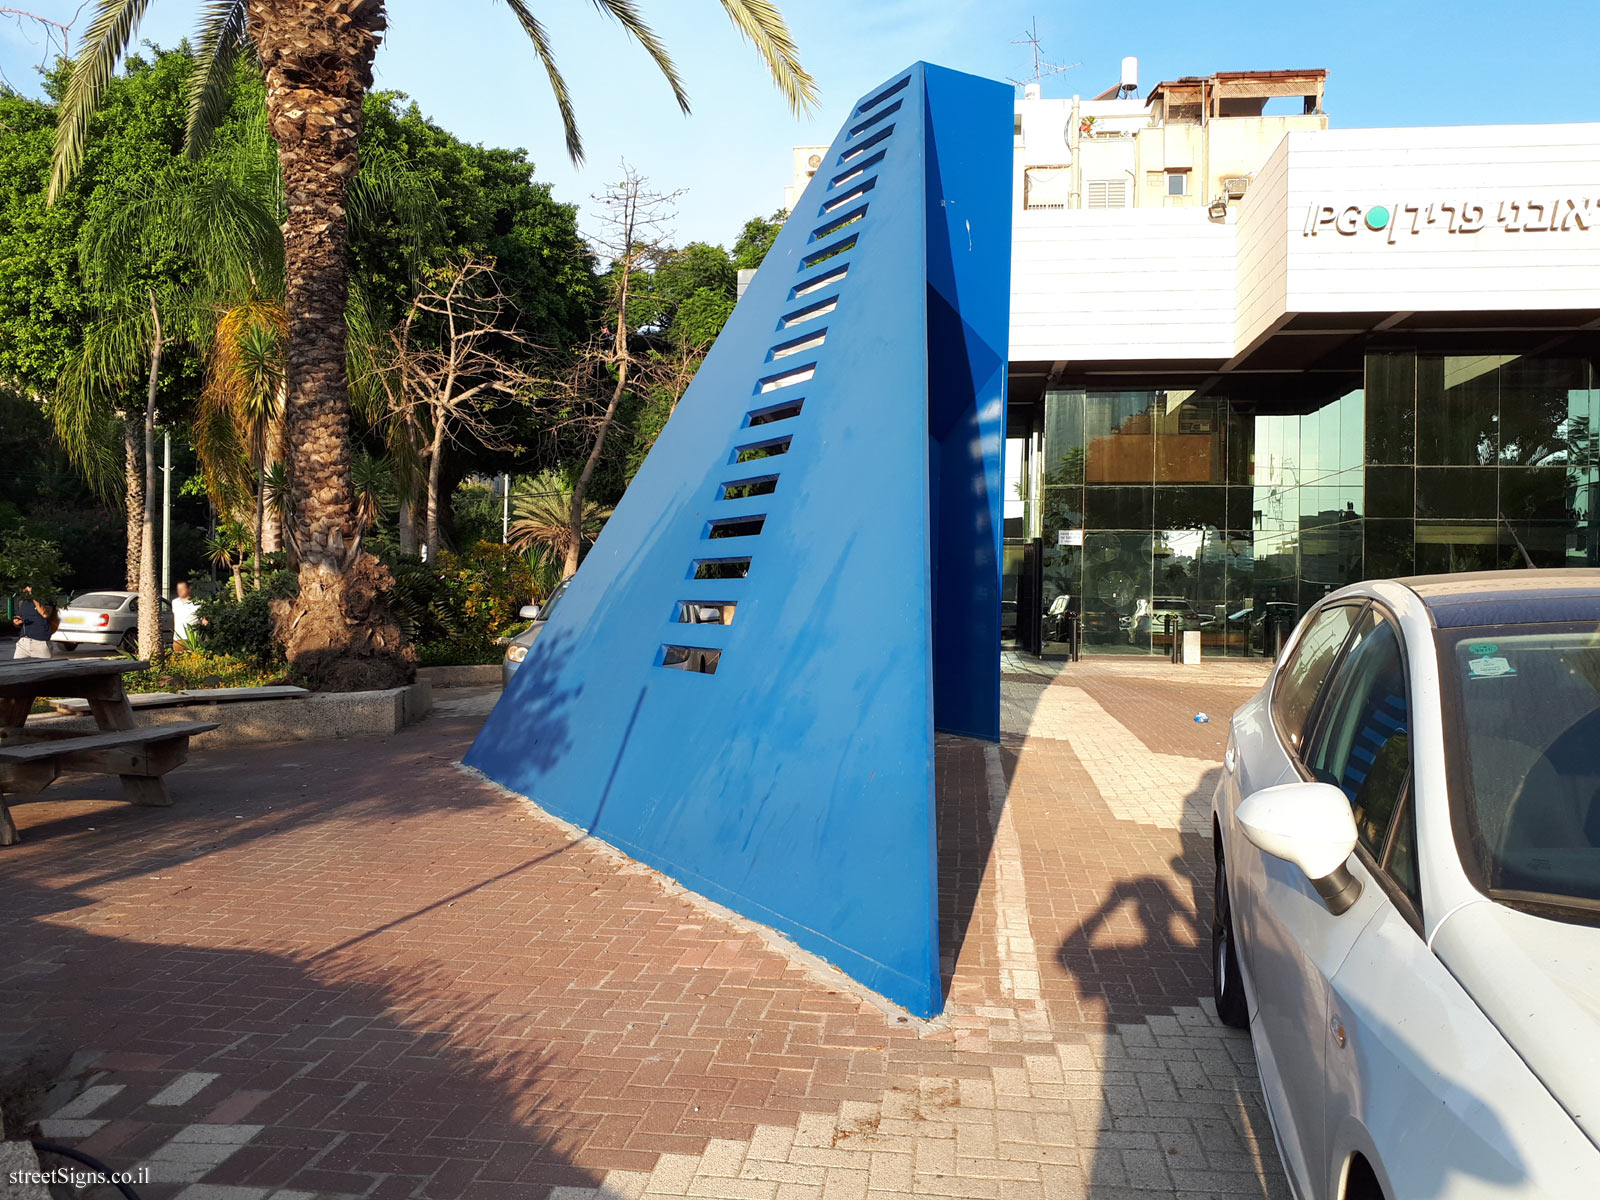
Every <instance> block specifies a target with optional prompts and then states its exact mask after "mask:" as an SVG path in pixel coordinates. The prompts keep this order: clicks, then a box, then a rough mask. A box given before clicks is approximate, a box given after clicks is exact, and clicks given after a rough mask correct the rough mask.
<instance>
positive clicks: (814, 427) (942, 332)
mask: <svg viewBox="0 0 1600 1200" xmlns="http://www.w3.org/2000/svg"><path fill="white" fill-rule="evenodd" d="M1011 114H1012V101H1011V89H1010V88H1009V87H1007V86H1005V85H1003V84H998V83H994V82H992V81H989V80H983V79H978V78H975V77H973V76H969V75H963V74H959V73H957V72H953V71H949V70H945V69H943V68H940V67H934V66H930V65H927V64H923V63H918V64H916V65H914V66H912V67H911V68H909V69H907V70H905V71H902V72H900V73H898V74H897V75H895V76H893V77H891V78H890V79H889V80H887V81H886V82H885V84H884V85H883V86H882V87H880V88H877V89H874V91H873V92H871V93H869V94H868V95H867V96H866V97H864V98H863V99H862V100H861V102H860V103H858V104H857V105H855V106H854V108H853V109H852V113H851V117H850V119H849V121H847V122H846V124H845V126H844V128H843V129H841V131H840V132H839V134H838V136H837V137H836V138H835V139H834V143H833V145H832V146H831V147H830V148H829V151H828V154H827V157H826V159H825V160H824V162H823V164H822V166H821V167H820V168H819V169H818V170H817V172H816V175H815V177H814V178H813V180H812V182H811V184H810V185H809V186H808V187H807V189H806V191H805V194H804V195H803V196H802V197H801V199H800V201H799V203H798V204H797V206H796V208H795V210H794V213H793V215H791V217H790V218H789V220H788V221H787V223H786V224H785V225H784V227H783V229H782V231H781V232H780V234H779V235H778V238H777V240H776V242H775V243H774V245H773V247H772V250H771V251H770V252H769V253H768V255H767V258H766V261H765V262H764V263H763V264H762V266H761V269H760V270H759V271H758V272H757V274H756V277H755V279H754V280H753V281H752V282H751V285H750V287H749V288H748V290H747V292H746V294H745V296H744V298H743V299H742V300H741V301H740V302H739V304H738V306H737V308H736V310H735V311H734V313H733V316H732V317H731V318H730V320H729V322H728V325H727V327H726V328H725V330H724V331H723V333H722V336H721V337H720V338H719V339H718V341H717V343H716V345H715V346H714V347H713V348H712V350H711V353H710V354H709V355H708V357H707V358H706V361H705V363H704V365H703V366H702V367H701V369H700V371H699V374H698V376H697V377H696V379H695V381H694V383H693V385H692V386H691V387H690V388H689V390H688V392H687V394H686V395H685V396H684V398H683V400H682V401H681V402H680V403H679V405H678V408H677V411H676V412H675V413H674V415H673V417H672V419H671V420H670V421H669V422H668V424H667V427H666V429H665V430H664V431H663V432H662V434H661V436H660V438H659V439H658V440H657V442H656V445H655V447H654V448H653V449H652V451H651V453H650V455H649V457H648V459H647V460H646V462H645V463H644V465H643V467H642V468H641V469H640V471H639V473H638V475H637V477H636V478H635V479H634V481H633V484H632V485H631V487H630V488H629V489H628V492H627V494H626V495H625V496H624V497H623V499H622V502H621V503H620V504H619V505H618V507H617V510H616V512H615V514H614V515H613V516H612V517H611V519H610V521H609V522H608V523H607V525H606V527H605V531H604V532H603V533H602V534H601V536H600V538H599V540H598V541H597V542H596V544H595V546H594V548H593V550H592V551H591V552H590V553H589V555H588V557H587V558H586V559H585V561H584V565H583V568H582V569H581V570H580V571H579V572H578V574H577V576H576V577H575V578H574V580H573V582H572V585H571V587H570V588H569V590H568V592H567V594H566V596H565V597H564V598H563V600H562V602H561V603H560V605H559V606H558V607H557V609H556V610H555V611H554V612H553V613H552V614H551V617H550V619H549V621H548V623H547V625H546V627H545V631H544V633H543V634H542V635H541V636H540V638H539V640H538V641H537V642H535V644H534V645H533V647H532V648H531V650H530V651H529V654H528V657H527V659H526V661H525V662H524V663H523V664H522V667H521V668H520V669H519V670H518V672H517V673H516V675H515V676H514V678H513V680H512V683H511V685H510V687H509V688H508V689H507V691H506V694H505V695H504V696H503V697H502V698H501V700H500V702H499V704H498V705H497V706H496V707H495V709H494V711H493V713H491V714H490V717H489V719H488V721H487V722H486V723H485V725H484V728H483V730H482V732H481V733H480V734H479V736H478V739H477V741H476V742H475V743H474V744H473V747H472V749H471V750H470V751H469V753H468V755H467V758H466V761H467V762H468V764H470V765H471V766H474V767H476V768H478V769H479V770H481V771H482V772H483V773H484V774H485V775H487V776H489V777H491V778H492V779H495V780H497V781H498V782H500V783H502V784H504V785H505V786H506V787H508V788H510V789H512V790H514V791H517V792H520V793H523V794H525V795H527V796H528V797H530V798H531V799H532V800H534V801H535V802H537V803H538V804H540V805H541V806H543V807H544V808H545V809H547V810H548V811H550V812H552V813H554V814H556V815H557V816H560V817H562V818H564V819H566V820H568V821H570V822H572V823H573V824H575V825H578V826H580V827H582V828H583V829H585V830H588V831H590V832H592V833H593V834H594V835H596V836H598V837H600V838H603V839H604V840H606V841H607V842H610V843H611V844H613V845H615V846H617V847H619V848H621V849H623V850H625V851H626V852H627V853H629V854H630V855H632V856H633V857H635V858H637V859H639V860H640V861H642V862H645V863H648V864H649V865H651V866H653V867H656V868H658V869H659V870H661V871H663V872H665V873H667V874H668V875H671V876H672V877H674V878H676V879H678V880H679V881H681V882H683V883H684V884H686V885H687V886H689V887H691V888H693V889H694V890H696V891H698V892H701V893H702V894H704V895H705V896H707V897H709V898H711V899H712V900H715V901H717V902H719V903H721V904H724V905H726V906H727V907H729V908H732V909H734V910H735V911H737V912H740V913H742V914H744V915H746V916H748V917H751V918H754V919H755V920H758V921H761V922H764V923H766V924H768V925H771V926H773V927H774V928H776V929H779V930H781V931H783V932H784V933H786V934H787V935H788V936H790V937H791V938H793V939H794V941H796V942H797V943H799V944H800V945H801V946H803V947H804V948H806V949H808V950H811V951H813V952H815V953H816V954H818V955H820V956H821V957H823V958H824V959H827V960H828V961H830V962H832V963H834V964H836V965H837V966H839V967H840V968H842V969H843V970H844V971H846V972H847V973H848V974H850V975H851V976H853V977H854V978H855V979H857V980H858V981H860V982H861V983H863V984H865V985H866V986H867V987H869V988H871V989H873V990H875V991H877V992H880V993H881V994H883V995H884V996H887V997H888V998H890V999H891V1000H894V1001H895V1002H897V1003H899V1004H901V1005H903V1006H905V1007H906V1008H907V1009H909V1010H910V1011H912V1012H914V1013H916V1014H918V1015H923V1016H927V1015H931V1014H933V1013H935V1012H937V1011H938V1010H939V1009H940V1008H941V1007H942V989H941V985H940V973H939V924H938V842H937V819H936V811H935V795H934V730H935V728H937V729H940V730H946V731H950V732H955V733H960V734H965V735H968V736H975V737H981V738H987V739H990V740H996V739H997V738H998V736H999V705H1000V676H999V654H998V646H999V621H1000V605H999V596H1000V590H999V588H1000V566H999V561H1000V558H999V556H1000V534H1001V451H1002V445H1003V437H1004V413H1005V374H1006V372H1005V366H1006V338H1007V325H1008V302H1009V277H1010V253H1011V215H1010V213H1011V121H1012V116H1011ZM819 335H820V336H819ZM752 482H757V483H758V485H759V486H758V487H757V488H753V489H752V488H745V489H741V487H740V485H741V484H744V485H748V484H751V483H752ZM768 482H770V483H771V487H770V488H769V487H768V486H767V484H768ZM730 486H732V487H733V489H734V496H733V497H731V498H730V497H728V496H727V495H726V494H725V492H726V489H727V488H728V487H730ZM762 492H764V493H765V494H761V493H762ZM755 518H760V522H759V525H757V524H756V523H755ZM728 522H733V523H732V524H728ZM719 535H727V536H719ZM741 574H742V576H743V577H738V576H740V575H741ZM727 605H732V606H734V607H733V608H732V610H731V623H726V624H724V623H712V624H707V623H695V622H693V621H686V620H685V619H684V618H685V617H692V616H695V615H704V614H705V613H709V612H713V611H727V610H726V609H724V608H723V607H722V606H727ZM686 606H687V607H686ZM674 647H687V648H689V649H688V650H687V651H684V650H678V649H674ZM709 661H714V663H715V673H711V674H707V673H700V672H697V671H695V670H692V669H682V668H684V667H690V668H693V667H695V666H704V665H707V663H708V662H709Z"/></svg>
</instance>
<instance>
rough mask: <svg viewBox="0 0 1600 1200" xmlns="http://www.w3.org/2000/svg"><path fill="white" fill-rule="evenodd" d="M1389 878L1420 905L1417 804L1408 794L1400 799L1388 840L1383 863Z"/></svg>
mask: <svg viewBox="0 0 1600 1200" xmlns="http://www.w3.org/2000/svg"><path fill="white" fill-rule="evenodd" d="M1384 869H1385V870H1386V871H1387V872H1388V873H1389V878H1390V879H1393V880H1394V881H1395V883H1397V884H1399V885H1400V890H1401V891H1403V892H1404V893H1405V894H1406V895H1407V896H1409V897H1411V903H1412V904H1414V905H1416V906H1417V907H1418V908H1419V909H1420V908H1421V907H1422V886H1421V882H1420V880H1419V879H1418V878H1417V805H1416V801H1415V800H1414V799H1412V797H1411V796H1410V795H1409V794H1408V795H1407V796H1406V798H1405V799H1404V800H1402V801H1401V810H1400V818H1399V820H1397V821H1396V822H1395V830H1394V836H1393V837H1392V838H1391V839H1390V841H1389V859H1388V861H1387V862H1386V863H1384Z"/></svg>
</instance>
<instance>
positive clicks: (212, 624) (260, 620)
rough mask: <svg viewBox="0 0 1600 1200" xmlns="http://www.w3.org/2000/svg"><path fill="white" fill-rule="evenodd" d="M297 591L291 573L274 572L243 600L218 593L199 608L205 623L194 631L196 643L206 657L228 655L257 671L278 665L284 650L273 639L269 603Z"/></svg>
mask: <svg viewBox="0 0 1600 1200" xmlns="http://www.w3.org/2000/svg"><path fill="white" fill-rule="evenodd" d="M299 587H300V582H299V579H298V577H297V576H296V575H295V573H294V572H293V571H274V572H273V573H272V574H270V575H266V576H263V577H262V580H261V587H260V588H259V589H258V590H256V591H253V592H246V593H245V596H244V599H243V600H238V601H236V600H234V599H233V596H232V594H231V593H229V592H227V591H225V590H221V591H218V593H217V594H216V595H215V596H213V597H212V598H211V599H209V600H206V601H204V602H203V603H202V604H201V605H200V616H201V617H202V618H204V619H205V622H206V623H205V624H204V625H201V626H199V628H198V630H197V631H196V640H197V641H199V643H200V645H201V647H202V648H203V649H204V650H205V651H206V652H207V653H209V654H217V655H228V656H231V657H233V658H235V659H238V660H240V661H241V662H244V663H248V664H251V665H252V666H254V667H257V668H263V669H264V668H268V667H271V666H273V665H276V664H279V663H281V662H282V661H283V648H282V647H281V646H279V645H278V643H277V641H276V640H275V639H274V638H273V636H272V601H274V600H281V599H286V598H287V597H289V596H293V595H294V594H295V592H296V591H298V590H299Z"/></svg>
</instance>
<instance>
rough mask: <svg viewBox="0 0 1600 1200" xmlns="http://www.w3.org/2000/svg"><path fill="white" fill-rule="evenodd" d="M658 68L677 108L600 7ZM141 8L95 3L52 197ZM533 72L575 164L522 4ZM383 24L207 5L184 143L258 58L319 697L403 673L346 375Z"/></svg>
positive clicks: (297, 0)
mask: <svg viewBox="0 0 1600 1200" xmlns="http://www.w3.org/2000/svg"><path fill="white" fill-rule="evenodd" d="M596 3H597V5H598V6H599V7H600V8H601V9H602V11H604V12H606V13H608V14H610V15H611V16H613V17H615V18H616V20H617V21H618V22H619V23H620V24H621V25H622V26H623V27H624V29H626V30H627V31H628V32H629V33H631V34H632V35H633V36H634V38H635V39H637V40H638V42H639V43H640V44H641V45H642V46H643V47H644V49H645V50H646V52H647V53H648V54H649V55H650V57H651V58H652V59H653V60H654V61H655V63H656V65H657V67H659V68H660V70H661V72H662V74H663V75H664V76H665V77H666V79H667V81H668V83H669V85H670V86H671V88H672V91H673V94H674V96H675V97H676V99H677V101H678V104H679V106H680V107H681V108H683V109H684V110H685V111H687V109H688V104H689V102H688V97H687V95H686V94H685V92H684V90H683V86H682V83H681V81H680V80H679V78H678V73H677V69H676V67H674V66H673V63H672V60H671V58H670V57H669V56H668V54H667V52H666V49H665V47H664V46H662V44H661V43H660V41H659V40H658V39H657V38H656V36H655V34H654V32H653V31H652V30H651V29H650V27H649V26H648V25H646V24H645V23H644V21H643V19H642V18H641V17H640V15H639V12H638V10H637V9H636V8H635V7H634V5H633V3H632V2H631V0H596ZM148 4H149V0H98V3H97V4H96V7H95V12H94V18H93V20H92V21H91V23H90V26H89V29H88V32H87V36H86V37H85V38H84V42H83V48H82V50H80V51H79V54H78V56H77V59H76V60H75V61H74V64H73V69H72V73H71V76H70V79H69V82H68V85H67V91H66V94H65V96H64V98H63V103H62V111H61V117H60V121H59V124H58V127H57V135H56V145H55V154H54V159H53V165H52V172H51V187H50V191H51V195H52V196H57V195H60V194H61V193H62V191H63V190H64V188H65V186H66V184H67V183H68V181H69V180H70V179H71V177H72V175H73V173H74V172H75V171H76V170H77V169H78V167H79V165H80V163H81V161H82V158H83V154H84V147H85V144H86V142H87V141H88V139H89V134H90V119H91V116H92V114H93V113H94V111H95V109H96V107H97V105H98V103H99V101H100V98H101V94H102V93H103V91H104V90H105V87H106V84H107V82H108V81H109V80H110V78H111V75H112V72H113V70H114V68H115V66H116V63H117V60H118V59H119V58H120V57H121V56H122V54H123V53H124V52H125V51H126V49H127V48H128V44H129V42H130V40H131V38H132V36H133V31H134V28H135V26H136V25H137V24H138V20H139V18H140V17H141V16H142V15H143V13H144V10H145V9H146V7H147V6H148ZM506 4H507V6H508V7H509V8H510V9H511V10H512V13H513V14H514V15H515V17H516V18H517V21H518V23H519V24H520V25H521V26H522V29H523V31H524V32H525V33H526V34H527V36H528V38H529V39H530V41H531V42H532V43H533V48H534V51H535V53H536V54H537V55H538V57H539V59H540V61H541V63H542V64H543V66H544V70H545V74H546V76H547V77H548V79H549V81H550V86H551V90H552V92H553V93H554V95H555V101H556V106H557V108H558V110H559V111H560V115H561V120H562V125H563V127H564V130H565V132H566V140H567V150H568V153H569V154H570V155H571V156H572V158H573V159H574V160H578V159H580V158H581V157H582V152H583V151H582V142H581V139H580V137H579V134H578V128H577V121H576V118H575V115H574V112H573V106H572V100H571V96H570V95H569V93H568V90H567V85H566V81H565V79H564V78H563V76H562V75H561V73H560V71H559V69H558V68H557V66H556V63H555V58H554V53H553V49H552V47H551V44H550V40H549V37H548V35H547V33H546V31H545V28H544V26H543V25H542V24H541V23H540V22H539V20H538V18H537V17H535V16H534V13H533V10H532V8H531V6H530V5H529V3H528V0H506ZM722 5H723V8H724V9H725V11H726V12H727V14H728V15H729V17H730V18H731V19H732V20H733V22H734V23H735V25H736V26H737V27H738V28H739V30H740V32H741V33H743V34H744V36H745V37H746V38H748V39H749V40H750V41H751V42H752V43H753V44H754V45H755V47H756V50H757V52H758V53H759V54H760V55H761V57H762V58H763V60H764V61H765V63H766V65H767V67H768V70H769V72H770V73H771V75H772V78H773V80H774V82H775V84H776V85H777V86H778V88H779V89H780V91H782V92H783V94H784V95H785V96H786V98H787V99H788V100H789V102H790V104H791V105H792V107H793V108H794V109H795V110H796V111H797V112H798V111H801V110H802V109H805V108H807V107H809V106H810V105H811V104H812V103H813V102H814V98H815V85H814V83H813V81H812V79H811V77H810V76H809V75H807V74H806V73H805V71H804V69H803V68H802V67H801V66H800V63H799V60H798V57H797V54H796V50H795V46H794V43H793V41H792V40H791V38H790V36H789V31H788V28H787V26H786V25H785V24H784V22H783V18H782V16H781V15H780V14H779V12H778V10H777V8H776V7H774V6H773V5H772V4H771V3H770V0H722ZM386 26H387V20H386V16H385V5H384V3H383V0H213V2H212V3H210V4H209V5H207V7H206V9H205V17H204V20H203V25H202V29H201V32H200V35H199V38H198V46H199V50H198V54H197V57H196V68H197V69H196V72H195V74H194V76H193V83H192V86H191V88H190V91H189V100H190V104H189V121H188V141H189V145H190V147H191V149H192V150H193V151H195V152H199V151H200V150H201V149H203V146H204V142H205V138H206V136H207V134H208V132H209V131H210V129H211V128H212V126H213V125H214V124H215V123H216V121H217V119H218V118H219V116H220V115H221V113H222V112H223V111H224V109H225V107H226V104H227V98H228V93H227V81H228V76H229V73H230V72H231V70H232V68H233V67H234V65H235V64H236V63H237V62H238V60H239V59H240V58H241V57H244V56H246V55H247V54H248V53H249V52H251V51H253V53H254V58H255V59H256V60H257V61H259V62H260V64H261V66H262V70H263V73H264V75H265V78H266V112H267V122H268V125H269V127H270V129H271V131H272V134H273V136H274V138H275V139H276V140H277V144H278V157H279V163H280V165H281V168H282V172H283V180H284V191H285V194H286V195H287V196H288V197H290V198H291V199H290V203H289V216H288V220H287V221H286V222H285V225H284V251H285V253H284V263H285V268H286V270H285V275H286V278H287V302H286V309H287V312H288V317H289V353H288V371H287V375H288V389H287V397H286V406H285V412H286V418H285V419H286V424H287V428H288V438H289V444H290V446H291V450H292V459H291V470H290V472H289V477H290V488H291V493H292V502H293V504H292V515H291V530H292V539H291V540H292V541H293V542H294V547H295V551H296V554H297V556H298V558H299V563H300V591H299V595H298V597H297V598H296V599H295V600H294V601H293V602H292V604H291V605H290V606H289V607H288V609H287V610H286V611H285V613H284V614H283V615H284V618H285V619H284V621H283V626H282V627H283V629H284V631H285V633H286V635H287V636H286V637H285V644H286V649H287V651H288V655H289V659H290V662H291V663H293V664H294V665H295V666H296V667H297V668H298V669H299V670H300V671H301V672H302V673H303V674H306V675H308V676H309V677H311V678H312V679H313V680H314V681H317V682H320V683H322V684H324V685H326V686H330V687H348V686H370V684H371V683H380V684H381V683H392V682H394V681H395V680H396V679H399V678H405V677H407V676H408V675H409V669H408V666H407V663H406V660H405V659H404V657H403V647H404V638H403V635H402V634H401V632H400V630H399V628H398V627H397V626H396V625H395V624H394V622H393V620H392V619H390V618H389V616H388V615H387V613H386V611H385V609H384V607H383V605H382V603H381V600H380V599H379V597H381V594H382V592H383V591H384V588H385V584H386V583H387V582H388V573H387V571H385V569H384V568H383V567H382V565H381V564H379V563H378V561H377V560H376V559H375V558H373V557H372V556H371V555H370V554H366V553H364V552H363V550H362V546H361V542H362V534H361V528H360V520H359V516H358V515H357V505H356V498H355V490H354V486H353V483H352V480H351V465H350V464H351V449H350V438H349V432H350V389H349V382H348V377H347V375H346V366H345V342H346V332H347V331H346V326H345V307H346V301H347V297H348V289H349V275H348V262H347V258H346V252H347V247H348V238H349V224H348V216H349V211H348V209H349V186H350V181H351V179H352V178H353V177H354V175H355V173H356V168H357V165H358V162H359V149H358V148H359V139H360V134H361V127H362V121H363V117H364V107H363V100H364V98H365V96H366V93H367V91H368V90H369V89H370V88H371V86H372V61H373V57H374V55H375V53H376V51H377V47H378V41H379V39H380V37H381V36H382V33H383V31H384V29H385V28H386Z"/></svg>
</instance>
